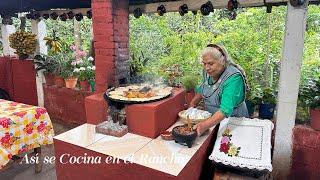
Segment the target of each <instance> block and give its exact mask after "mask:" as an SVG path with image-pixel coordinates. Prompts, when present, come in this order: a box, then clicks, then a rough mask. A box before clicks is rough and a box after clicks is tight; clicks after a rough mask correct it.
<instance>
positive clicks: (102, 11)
mask: <svg viewBox="0 0 320 180" xmlns="http://www.w3.org/2000/svg"><path fill="white" fill-rule="evenodd" d="M111 14H112V8H99V9H94V10H93V11H92V15H93V16H95V17H97V16H104V17H109V16H110V15H111Z"/></svg>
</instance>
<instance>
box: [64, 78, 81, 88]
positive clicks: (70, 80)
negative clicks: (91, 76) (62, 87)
mask: <svg viewBox="0 0 320 180" xmlns="http://www.w3.org/2000/svg"><path fill="white" fill-rule="evenodd" d="M77 81H78V78H76V77H70V78H67V79H65V82H66V88H70V89H74V88H75V87H76V85H77Z"/></svg>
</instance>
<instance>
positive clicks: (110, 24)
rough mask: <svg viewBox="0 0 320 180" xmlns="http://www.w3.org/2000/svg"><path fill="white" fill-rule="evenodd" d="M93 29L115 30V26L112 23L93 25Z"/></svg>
mask: <svg viewBox="0 0 320 180" xmlns="http://www.w3.org/2000/svg"><path fill="white" fill-rule="evenodd" d="M92 26H93V28H101V29H113V26H114V25H113V24H112V23H111V22H110V23H93V24H92Z"/></svg>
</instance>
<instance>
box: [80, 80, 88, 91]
mask: <svg viewBox="0 0 320 180" xmlns="http://www.w3.org/2000/svg"><path fill="white" fill-rule="evenodd" d="M80 87H81V90H82V91H90V84H89V82H88V81H80Z"/></svg>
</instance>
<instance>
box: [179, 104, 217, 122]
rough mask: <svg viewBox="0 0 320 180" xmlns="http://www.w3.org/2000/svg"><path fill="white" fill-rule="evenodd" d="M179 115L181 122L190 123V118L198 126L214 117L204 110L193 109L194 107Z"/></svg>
mask: <svg viewBox="0 0 320 180" xmlns="http://www.w3.org/2000/svg"><path fill="white" fill-rule="evenodd" d="M178 115H179V117H180V119H181V121H182V122H184V123H185V124H187V123H189V122H188V118H189V119H190V120H191V122H192V123H193V124H197V123H199V122H201V121H204V120H206V119H208V118H209V117H211V116H212V114H211V113H210V112H208V111H204V110H201V109H197V108H193V107H191V108H189V109H187V110H183V111H180V112H179V114H178Z"/></svg>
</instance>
